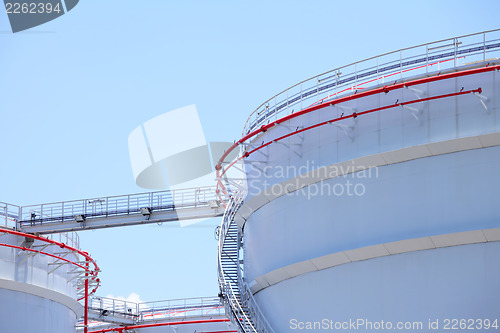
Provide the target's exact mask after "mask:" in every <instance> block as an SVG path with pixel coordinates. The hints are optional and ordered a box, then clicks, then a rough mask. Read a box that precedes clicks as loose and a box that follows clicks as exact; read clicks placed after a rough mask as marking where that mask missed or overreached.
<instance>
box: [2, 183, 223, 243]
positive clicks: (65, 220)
mask: <svg viewBox="0 0 500 333" xmlns="http://www.w3.org/2000/svg"><path fill="white" fill-rule="evenodd" d="M2 205H5V208H4V209H1V208H2V207H3V206H0V219H1V220H3V219H5V225H6V226H9V225H10V226H11V227H13V228H15V229H16V230H19V231H22V232H27V233H38V234H51V233H58V232H68V231H80V230H89V229H101V228H111V227H122V226H128V225H137V224H147V223H160V222H173V221H179V220H181V219H182V220H188V219H197V218H209V217H216V216H222V214H223V212H224V207H222V204H221V202H220V201H219V200H218V199H217V196H216V193H215V187H197V188H190V189H180V190H171V191H170V190H168V191H157V192H147V193H138V194H128V195H121V196H111V197H101V198H92V199H81V200H75V201H63V202H56V203H47V204H39V205H30V206H22V207H20V206H15V205H10V204H2Z"/></svg>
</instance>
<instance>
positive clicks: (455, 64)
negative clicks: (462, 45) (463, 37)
mask: <svg viewBox="0 0 500 333" xmlns="http://www.w3.org/2000/svg"><path fill="white" fill-rule="evenodd" d="M457 47H458V39H457V38H453V67H455V68H456V67H457Z"/></svg>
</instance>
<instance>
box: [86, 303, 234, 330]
mask: <svg viewBox="0 0 500 333" xmlns="http://www.w3.org/2000/svg"><path fill="white" fill-rule="evenodd" d="M217 318H219V319H220V318H222V319H226V315H225V312H224V305H223V304H222V303H221V299H220V298H218V297H199V298H186V299H173V300H165V301H154V302H143V303H136V302H131V301H126V300H122V299H114V298H109V297H100V296H92V297H91V298H90V299H89V319H91V322H89V329H90V330H92V331H97V332H99V331H101V330H106V329H109V328H112V327H124V326H129V327H130V328H132V329H133V327H134V326H137V325H144V324H150V323H166V322H175V321H189V320H201V321H202V320H203V319H206V320H207V323H210V320H211V319H217ZM225 321H227V324H224V327H226V328H227V329H232V328H234V326H233V325H232V324H230V323H229V320H228V319H226V320H225ZM77 331H78V332H83V321H80V322H79V323H78V325H77ZM230 332H236V330H231V331H230Z"/></svg>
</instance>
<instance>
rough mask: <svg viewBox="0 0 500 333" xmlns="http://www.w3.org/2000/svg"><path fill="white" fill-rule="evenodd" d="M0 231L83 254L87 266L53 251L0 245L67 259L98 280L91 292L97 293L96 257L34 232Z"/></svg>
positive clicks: (0, 231)
mask: <svg viewBox="0 0 500 333" xmlns="http://www.w3.org/2000/svg"><path fill="white" fill-rule="evenodd" d="M0 233H8V234H11V235H15V236H21V237H27V238H31V239H34V240H38V241H41V242H46V243H50V244H54V245H57V246H59V247H60V248H62V249H68V250H69V251H72V252H76V253H78V254H79V255H81V256H83V257H84V258H85V260H86V262H87V264H86V267H85V266H82V265H80V264H78V263H76V262H74V261H71V260H69V259H66V258H63V257H61V256H57V255H54V254H52V253H47V252H44V251H38V250H34V249H31V248H27V247H21V246H17V245H11V244H5V243H0V246H5V247H10V248H14V249H19V250H23V251H29V252H34V253H39V254H43V255H46V256H49V257H52V258H55V259H58V260H62V261H65V262H67V263H70V264H72V265H75V266H77V267H79V268H81V269H83V270H85V272H86V275H87V274H88V276H90V277H91V278H90V280H92V281H96V282H97V285H96V287H95V288H94V289H93V290H92V291H91V292H90V293H89V294H93V293H95V292H96V290H97V288H99V285H100V281H99V279H98V278H97V274H98V272H99V266H97V263H96V262H95V261H94V259H92V257H90V255H89V254H88V253H87V252H84V251H82V250H79V249H77V248H74V247H72V246H69V245H67V244H64V243H61V242H57V241H54V240H52V239H48V238H45V237H40V236H36V235H32V234H27V233H24V232H19V231H14V230H10V229H3V228H0ZM89 262H91V263H92V265H94V269H93V270H91V269H90V267H88V263H89ZM88 280H89V279H88V278H87V279H86V281H88ZM82 299H83V297H82V298H80V299H78V301H80V300H82Z"/></svg>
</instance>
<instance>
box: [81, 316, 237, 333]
mask: <svg viewBox="0 0 500 333" xmlns="http://www.w3.org/2000/svg"><path fill="white" fill-rule="evenodd" d="M228 321H229V319H202V320H186V321H171V322H168V323H154V324H144V325H132V326H125V327H115V328H106V329H103V330H97V331H90V332H88V333H106V332H120V333H123V331H124V330H133V329H139V328H149V327H159V326H171V325H189V324H207V323H224V322H228ZM228 332H237V331H228Z"/></svg>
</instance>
